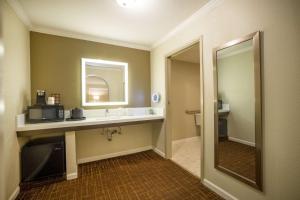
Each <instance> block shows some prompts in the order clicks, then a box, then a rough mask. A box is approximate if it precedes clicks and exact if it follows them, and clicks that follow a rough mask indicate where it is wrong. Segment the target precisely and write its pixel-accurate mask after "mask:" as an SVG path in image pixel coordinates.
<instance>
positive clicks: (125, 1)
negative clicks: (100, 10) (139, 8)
mask: <svg viewBox="0 0 300 200" xmlns="http://www.w3.org/2000/svg"><path fill="white" fill-rule="evenodd" d="M136 2H137V0H117V3H118V4H119V5H120V6H122V7H125V8H129V7H132V6H133V5H134V4H135V3H136Z"/></svg>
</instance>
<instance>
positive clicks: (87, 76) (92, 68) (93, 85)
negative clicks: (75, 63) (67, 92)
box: [81, 58, 128, 106]
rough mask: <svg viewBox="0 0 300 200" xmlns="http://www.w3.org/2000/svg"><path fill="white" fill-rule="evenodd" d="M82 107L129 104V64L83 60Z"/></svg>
mask: <svg viewBox="0 0 300 200" xmlns="http://www.w3.org/2000/svg"><path fill="white" fill-rule="evenodd" d="M81 62H82V71H81V75H82V80H81V82H82V86H81V87H82V105H83V106H102V105H126V104H128V64H127V63H123V62H114V61H107V60H96V59H87V58H82V60H81Z"/></svg>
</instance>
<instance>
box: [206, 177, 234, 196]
mask: <svg viewBox="0 0 300 200" xmlns="http://www.w3.org/2000/svg"><path fill="white" fill-rule="evenodd" d="M202 183H203V184H204V185H205V186H206V187H208V188H209V189H211V190H212V191H214V192H215V193H217V194H218V195H220V196H221V197H223V198H224V199H226V200H238V198H236V197H235V196H233V195H231V194H229V193H228V192H227V191H225V190H223V189H222V188H220V187H219V186H217V185H215V184H213V183H212V182H210V181H209V180H207V179H204V180H203V182H202Z"/></svg>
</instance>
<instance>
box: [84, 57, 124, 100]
mask: <svg viewBox="0 0 300 200" xmlns="http://www.w3.org/2000/svg"><path fill="white" fill-rule="evenodd" d="M86 63H97V64H109V65H118V66H120V65H121V66H123V67H124V80H125V84H124V90H125V91H124V95H125V100H124V101H112V102H86V78H85V77H86V72H85V71H86ZM103 67H105V66H103ZM81 102H82V106H114V105H128V63H125V62H116V61H109V60H100V59H90V58H81Z"/></svg>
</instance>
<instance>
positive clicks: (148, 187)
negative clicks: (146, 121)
mask: <svg viewBox="0 0 300 200" xmlns="http://www.w3.org/2000/svg"><path fill="white" fill-rule="evenodd" d="M17 199H36V200H43V199H51V200H58V199H68V200H70V199H80V200H81V199H103V200H104V199H105V200H113V199H121V200H131V199H139V200H148V199H149V200H161V199H165V200H167V199H169V200H177V199H178V200H191V199H197V200H204V199H207V200H221V199H222V198H221V197H219V196H218V195H217V194H215V193H214V192H212V191H210V190H209V189H207V188H206V187H205V186H204V185H202V184H201V183H200V180H199V179H198V178H196V177H194V176H193V175H191V174H190V173H189V172H187V171H185V170H183V169H182V168H180V167H179V166H178V165H176V164H175V163H173V162H172V161H170V160H166V159H163V158H162V157H160V156H159V155H157V154H156V153H154V152H153V151H145V152H142V153H137V154H132V155H128V156H122V157H117V158H112V159H107V160H101V161H97V162H92V163H87V164H82V165H79V177H78V179H75V180H70V181H60V182H56V183H51V184H46V185H42V186H39V187H34V188H31V189H27V190H22V191H21V192H20V194H19V196H18V198H17Z"/></svg>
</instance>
